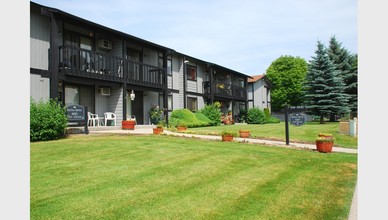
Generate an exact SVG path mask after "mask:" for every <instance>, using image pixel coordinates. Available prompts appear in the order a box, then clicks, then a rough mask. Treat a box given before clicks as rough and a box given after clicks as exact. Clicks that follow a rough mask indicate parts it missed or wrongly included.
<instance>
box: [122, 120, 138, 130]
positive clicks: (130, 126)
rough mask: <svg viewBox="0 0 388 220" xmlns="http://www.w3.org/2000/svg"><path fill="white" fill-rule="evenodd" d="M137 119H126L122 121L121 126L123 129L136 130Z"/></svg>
mask: <svg viewBox="0 0 388 220" xmlns="http://www.w3.org/2000/svg"><path fill="white" fill-rule="evenodd" d="M135 124H136V123H135V121H134V120H126V121H122V122H121V128H122V129H123V130H134V129H135Z"/></svg>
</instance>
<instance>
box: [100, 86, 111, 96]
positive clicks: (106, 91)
mask: <svg viewBox="0 0 388 220" xmlns="http://www.w3.org/2000/svg"><path fill="white" fill-rule="evenodd" d="M99 93H100V95H104V96H110V88H100V90H99Z"/></svg>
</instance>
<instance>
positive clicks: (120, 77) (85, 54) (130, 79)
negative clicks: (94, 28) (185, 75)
mask: <svg viewBox="0 0 388 220" xmlns="http://www.w3.org/2000/svg"><path fill="white" fill-rule="evenodd" d="M59 72H60V73H62V74H65V75H71V76H78V77H85V78H90V79H100V80H107V81H113V82H126V83H130V84H133V85H139V86H146V87H153V88H164V86H165V83H166V82H164V74H165V71H164V69H163V68H160V67H156V66H152V65H147V64H144V63H139V62H134V61H130V60H125V59H122V58H119V57H115V56H110V55H107V54H104V53H99V52H96V51H91V50H85V49H80V48H77V47H71V46H60V47H59Z"/></svg>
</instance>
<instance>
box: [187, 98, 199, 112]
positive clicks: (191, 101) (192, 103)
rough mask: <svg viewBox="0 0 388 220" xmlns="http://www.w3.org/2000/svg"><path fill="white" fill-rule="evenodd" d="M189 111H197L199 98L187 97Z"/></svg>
mask: <svg viewBox="0 0 388 220" xmlns="http://www.w3.org/2000/svg"><path fill="white" fill-rule="evenodd" d="M187 109H189V110H190V111H192V112H195V111H197V98H193V97H187Z"/></svg>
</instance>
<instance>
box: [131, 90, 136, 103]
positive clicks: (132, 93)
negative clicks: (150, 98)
mask: <svg viewBox="0 0 388 220" xmlns="http://www.w3.org/2000/svg"><path fill="white" fill-rule="evenodd" d="M131 100H132V101H133V100H135V92H134V91H133V90H132V91H131Z"/></svg>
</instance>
